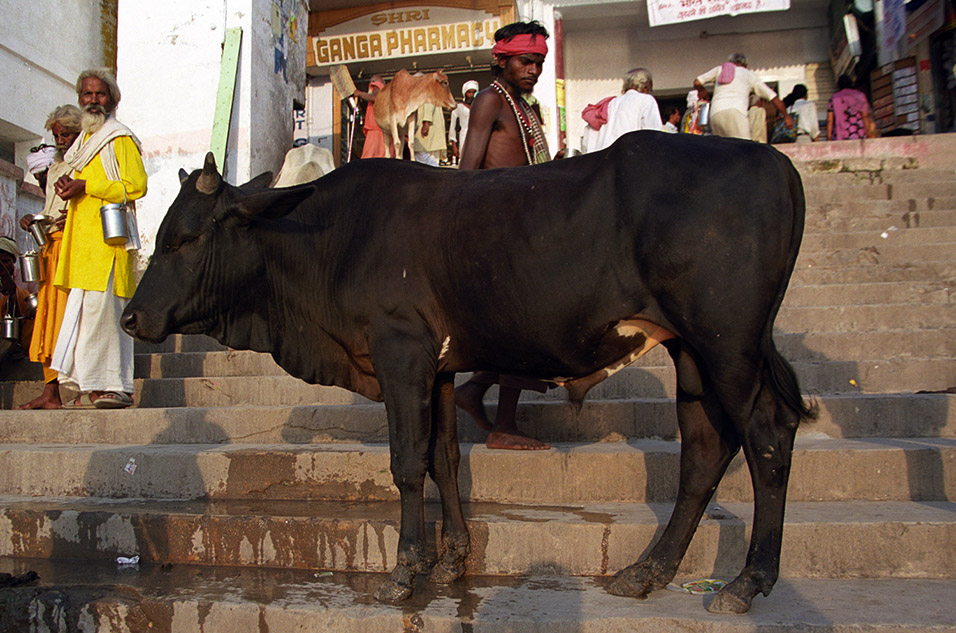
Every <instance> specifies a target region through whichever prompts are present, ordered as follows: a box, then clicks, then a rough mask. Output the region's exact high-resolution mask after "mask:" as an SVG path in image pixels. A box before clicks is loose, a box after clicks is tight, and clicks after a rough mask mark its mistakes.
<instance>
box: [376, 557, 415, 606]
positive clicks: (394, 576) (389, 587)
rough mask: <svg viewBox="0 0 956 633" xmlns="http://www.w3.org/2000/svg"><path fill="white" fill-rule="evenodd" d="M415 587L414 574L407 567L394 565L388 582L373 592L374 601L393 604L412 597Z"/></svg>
mask: <svg viewBox="0 0 956 633" xmlns="http://www.w3.org/2000/svg"><path fill="white" fill-rule="evenodd" d="M414 587H415V572H414V571H412V569H411V567H409V566H408V565H396V567H395V569H393V570H392V573H391V574H389V576H388V580H386V581H385V582H383V583H382V584H381V585H380V586H379V588H378V589H377V590H376V591H375V599H376V600H378V601H379V602H385V603H388V604H395V603H396V602H401V601H402V600H405V599H406V598H408V597H409V596H411V595H412V589H413V588H414Z"/></svg>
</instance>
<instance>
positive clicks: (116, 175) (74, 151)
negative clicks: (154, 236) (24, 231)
mask: <svg viewBox="0 0 956 633" xmlns="http://www.w3.org/2000/svg"><path fill="white" fill-rule="evenodd" d="M84 136H85V134H80V135H79V136H78V137H76V140H75V141H74V142H73V145H71V146H70V149H68V150H67V151H66V154H65V155H64V156H63V160H64V161H65V162H66V163H68V164H69V165H70V167H72V168H73V170H74V171H76V172H80V171H83V169H85V168H86V166H87V165H89V164H90V161H92V160H93V159H94V158H96V156H97V155H99V157H100V162H102V163H103V171H104V172H105V173H106V177H107V178H108V179H110V180H114V181H117V182H120V183H122V182H123V179H122V177H121V175H120V171H119V162H118V161H117V160H116V150H115V149H114V148H113V141H114V140H116V139H117V138H119V137H121V136H128V137H130V138H131V139H132V140H133V143H135V144H136V149H138V150H139V151H140V152H142V151H143V150H142V145H141V143H140V142H139V139H138V138H136V135H135V134H133V132H132V130H130V129H129V128H128V127H126V126H125V125H123V124H122V123H120V122H119V121H117V120H116V117H114V116H113V115H112V114H111V115H109V116H108V117H106V121H104V122H103V125H102V126H100V129H98V130H97V131H96V132H94V133H93V134H91V135H90V137H89V138H87V139H85V140H84V138H83V137H84ZM123 202H124V203H125V204H126V208H127V213H126V228H127V232H128V233H129V239H128V240H127V241H126V250H127V251H137V250H139V249H140V248H142V244H141V243H140V241H139V226H138V225H137V223H136V202H134V201H133V200H128V201H127V200H126V185H125V184H123Z"/></svg>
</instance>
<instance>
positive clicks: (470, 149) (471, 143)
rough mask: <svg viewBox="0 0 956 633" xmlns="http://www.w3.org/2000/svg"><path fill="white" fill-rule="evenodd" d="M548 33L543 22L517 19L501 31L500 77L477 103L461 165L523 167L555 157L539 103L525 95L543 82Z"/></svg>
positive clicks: (496, 55) (495, 67) (497, 53)
mask: <svg viewBox="0 0 956 633" xmlns="http://www.w3.org/2000/svg"><path fill="white" fill-rule="evenodd" d="M547 37H548V31H547V29H545V28H544V27H543V26H542V25H540V24H538V23H537V22H515V23H514V24H508V25H507V26H503V27H501V28H500V29H498V31H497V32H496V33H495V47H494V48H493V49H492V54H493V55H494V62H493V63H492V67H491V68H492V71H493V72H494V73H495V81H494V83H492V84H491V85H490V86H489V87H487V88H485V89H484V90H482V91H481V92H479V93H478V95H477V96H476V97H475V101H474V103H472V106H471V117H470V119H469V121H468V138H467V139H466V142H465V145H464V147H463V148H462V151H461V163H460V164H459V166H458V168H459V169H492V168H494V167H518V166H520V165H529V164H534V163H539V162H544V161H547V160H550V159H551V156H550V155H549V154H548V153H547V141H546V140H545V138H544V134H543V133H542V132H541V115H540V113H539V112H538V111H537V106H531V105H529V104H528V102H527V101H525V100H524V99H523V95H527V94H530V93H531V91H532V90H534V86H535V84H536V83H538V77H539V76H540V75H541V68H542V65H543V64H544V58H545V56H546V55H547V54H548V45H547V42H546V41H545V40H546V38H547ZM529 112H531V113H533V115H532V116H528V113H529ZM519 119H520V122H519ZM536 137H538V138H536ZM542 143H543V149H544V152H543V153H542V152H541V151H540V150H541V144H542ZM533 145H538V147H537V148H534V147H533ZM535 149H537V150H538V153H537V154H535V153H534V150H535Z"/></svg>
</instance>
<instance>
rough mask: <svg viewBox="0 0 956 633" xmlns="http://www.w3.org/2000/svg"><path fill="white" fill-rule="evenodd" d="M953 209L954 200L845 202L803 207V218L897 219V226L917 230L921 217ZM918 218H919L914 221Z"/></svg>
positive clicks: (905, 199)
mask: <svg viewBox="0 0 956 633" xmlns="http://www.w3.org/2000/svg"><path fill="white" fill-rule="evenodd" d="M953 209H956V197H950V196H944V197H940V198H935V197H923V198H901V199H894V200H847V201H844V202H840V203H820V204H808V205H807V218H814V217H820V216H825V217H828V218H835V217H842V218H872V217H882V216H885V215H897V216H898V217H900V219H901V220H903V224H902V225H901V226H905V227H906V228H918V227H920V226H922V222H921V221H920V219H921V218H922V217H923V216H926V217H933V216H934V215H936V214H945V213H946V212H949V211H952V210H953ZM917 216H919V217H917Z"/></svg>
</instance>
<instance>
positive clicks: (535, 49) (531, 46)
mask: <svg viewBox="0 0 956 633" xmlns="http://www.w3.org/2000/svg"><path fill="white" fill-rule="evenodd" d="M529 53H534V54H538V55H547V54H548V43H547V42H546V41H545V39H544V36H543V35H537V34H532V33H522V34H521V35H515V36H514V37H509V38H508V39H506V40H500V41H498V42H495V46H494V48H492V49H491V54H492V55H495V56H496V57H511V56H513V55H527V54H529Z"/></svg>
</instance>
